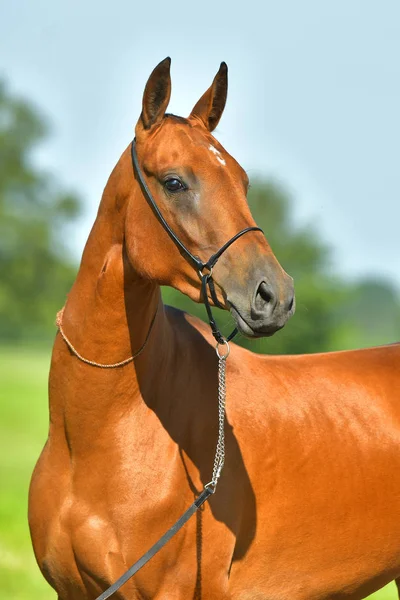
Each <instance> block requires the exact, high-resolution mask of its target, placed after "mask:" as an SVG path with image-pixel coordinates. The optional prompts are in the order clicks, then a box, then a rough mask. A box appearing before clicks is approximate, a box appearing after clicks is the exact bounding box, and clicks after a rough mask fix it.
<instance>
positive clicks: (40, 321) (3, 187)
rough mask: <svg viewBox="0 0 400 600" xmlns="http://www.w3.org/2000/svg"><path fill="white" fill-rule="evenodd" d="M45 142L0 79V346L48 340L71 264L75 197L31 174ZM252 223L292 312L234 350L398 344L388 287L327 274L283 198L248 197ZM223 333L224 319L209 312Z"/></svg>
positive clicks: (37, 121) (328, 263)
mask: <svg viewBox="0 0 400 600" xmlns="http://www.w3.org/2000/svg"><path fill="white" fill-rule="evenodd" d="M47 135H48V128H47V126H46V123H45V121H44V120H43V118H42V117H41V116H40V115H39V114H38V112H37V111H36V110H35V109H34V108H33V107H32V106H31V105H30V104H28V103H27V102H26V101H24V100H21V99H19V98H15V97H13V96H12V95H11V94H10V93H8V91H7V89H6V87H5V85H4V84H2V83H1V81H0V273H1V278H0V339H2V340H3V341H13V340H14V341H15V340H18V339H24V340H26V339H27V338H31V339H35V340H40V339H48V338H49V337H51V336H52V335H53V334H54V325H53V323H54V319H55V314H56V312H57V310H59V309H60V308H61V306H62V305H63V304H64V301H65V297H66V295H67V293H68V290H69V288H70V287H71V284H72V282H73V279H74V277H75V273H76V265H75V264H74V263H73V260H72V258H71V256H70V253H69V251H68V248H67V247H66V244H65V243H64V239H65V238H66V237H67V236H66V231H67V229H66V226H67V225H68V224H72V223H74V220H75V219H76V218H77V216H78V215H79V210H80V203H79V201H78V199H77V197H76V196H74V195H73V194H69V193H67V192H65V191H64V190H63V189H61V187H60V185H59V183H58V182H57V181H55V179H54V178H53V177H52V176H51V175H50V174H49V173H46V172H42V171H40V170H39V169H37V168H36V167H35V165H34V163H33V161H32V152H33V151H34V150H35V148H36V146H37V145H38V144H39V143H40V142H41V141H43V140H44V139H45V138H46V136H47ZM249 204H250V206H251V209H252V212H253V215H254V218H255V220H256V222H257V223H258V224H259V225H260V226H261V227H262V228H263V229H264V231H265V233H266V236H267V239H268V241H269V242H270V244H271V246H272V248H273V250H274V252H275V254H276V256H277V258H278V260H279V262H280V263H281V264H282V265H283V267H284V268H285V270H286V271H287V272H288V273H289V274H290V275H292V277H293V278H294V280H295V289H296V299H297V301H296V302H297V309H296V314H295V316H294V317H293V318H292V319H291V320H290V322H289V323H288V325H287V326H286V327H285V328H284V329H283V330H282V331H280V332H278V333H277V334H275V336H273V337H272V338H268V339H264V340H246V339H245V338H243V337H238V338H237V341H238V343H240V344H242V345H244V346H247V347H249V348H251V349H253V350H255V351H258V352H267V353H300V352H322V351H326V350H332V349H340V348H343V349H345V348H351V347H357V346H367V345H374V344H380V343H386V342H391V341H396V340H398V339H399V338H400V302H399V297H398V295H397V293H396V291H395V289H394V288H393V286H392V285H391V284H390V282H387V281H384V280H379V279H372V278H371V279H368V280H362V281H359V282H347V281H345V280H344V279H343V278H341V277H340V276H339V275H338V274H336V273H335V272H334V270H333V268H332V259H331V250H330V248H328V247H327V245H326V244H325V243H323V241H322V240H321V239H320V236H319V235H318V233H317V231H316V229H315V227H313V226H311V225H305V226H299V225H296V224H295V223H294V222H293V221H292V219H291V217H290V215H291V214H292V207H291V200H290V198H289V197H288V195H287V193H286V192H285V191H284V190H283V189H282V188H281V187H280V186H278V185H276V184H274V183H273V182H265V181H261V180H259V181H256V182H254V183H253V185H252V187H251V189H250V191H249ZM163 294H164V299H165V301H166V302H167V303H169V304H172V305H175V306H178V307H180V308H182V309H184V310H187V311H188V312H191V313H194V314H196V315H198V316H200V317H201V318H204V316H205V310H204V307H202V306H199V305H197V304H195V303H194V302H192V301H191V300H189V299H188V298H186V297H184V296H182V295H181V294H180V293H179V292H177V291H176V290H171V289H167V290H164V292H163ZM216 314H217V319H218V322H219V323H220V324H221V329H222V331H224V332H226V333H228V332H229V331H230V330H231V328H232V321H231V319H230V315H229V314H228V313H226V312H222V311H218V310H216Z"/></svg>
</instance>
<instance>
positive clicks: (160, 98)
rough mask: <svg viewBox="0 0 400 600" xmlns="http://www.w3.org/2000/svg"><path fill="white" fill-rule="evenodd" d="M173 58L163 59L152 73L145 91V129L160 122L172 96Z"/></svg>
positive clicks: (143, 111)
mask: <svg viewBox="0 0 400 600" xmlns="http://www.w3.org/2000/svg"><path fill="white" fill-rule="evenodd" d="M170 68H171V59H170V57H169V56H167V58H165V59H164V60H162V61H161V62H160V63H159V64H158V65H157V66H156V68H155V69H154V70H153V72H152V73H151V75H150V77H149V79H148V81H147V83H146V87H145V89H144V93H143V105H142V114H141V115H140V119H141V121H142V124H143V127H144V128H145V129H150V127H152V126H153V125H156V124H158V123H160V122H161V121H162V119H163V117H164V114H165V111H166V110H167V106H168V103H169V99H170V96H171V75H170Z"/></svg>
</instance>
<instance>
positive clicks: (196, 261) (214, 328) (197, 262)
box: [131, 138, 264, 344]
mask: <svg viewBox="0 0 400 600" xmlns="http://www.w3.org/2000/svg"><path fill="white" fill-rule="evenodd" d="M131 155H132V165H133V171H134V173H135V176H136V178H137V180H138V181H139V184H140V187H141V188H142V192H143V194H144V196H145V198H146V200H147V201H148V203H149V204H150V206H151V208H152V209H153V211H154V214H155V215H156V217H157V219H158V220H159V222H160V223H161V225H162V226H163V228H164V229H165V231H166V232H167V233H168V235H169V237H170V238H171V239H172V241H173V242H174V243H175V245H176V246H177V247H178V249H179V251H180V253H181V254H183V256H184V257H185V258H186V260H187V261H188V262H190V263H191V264H192V265H193V267H194V268H195V269H196V271H197V272H198V274H199V276H200V279H201V295H202V299H203V302H204V306H205V307H206V311H207V317H208V322H209V325H210V327H211V332H212V334H213V336H214V338H215V339H216V341H217V342H218V343H219V344H223V343H224V342H225V340H226V341H228V342H229V341H230V340H231V339H232V338H234V337H235V335H236V334H237V332H238V330H237V328H236V327H235V329H234V330H233V331H232V332H231V333H230V335H228V337H227V338H225V337H224V336H223V335H222V333H221V331H220V330H219V328H218V325H217V323H216V321H215V319H214V317H213V314H212V310H211V305H210V302H209V300H208V290H209V292H210V296H211V298H212V301H213V302H214V305H215V306H217V307H218V308H224V307H223V306H222V305H221V303H220V302H219V301H218V298H217V294H216V292H215V286H214V281H213V278H212V270H213V267H214V266H215V265H216V263H217V261H218V259H219V258H220V256H221V255H222V254H223V253H224V252H225V250H227V249H228V248H229V246H230V245H231V244H233V242H236V240H238V239H239V238H240V237H242V235H244V234H245V233H248V232H249V231H261V233H264V232H263V230H262V229H261V228H260V227H256V226H255V227H246V228H245V229H242V230H241V231H239V233H237V234H236V235H234V236H233V237H231V239H230V240H228V241H227V242H226V243H225V244H224V245H223V246H221V248H220V249H219V250H217V252H215V253H214V254H213V255H212V256H210V258H209V259H208V261H207V262H203V261H202V260H201V259H200V258H199V257H198V256H195V255H194V254H192V252H190V250H188V248H186V246H185V244H184V243H183V242H182V241H181V240H180V239H179V238H178V236H177V235H176V233H174V232H173V231H172V229H171V227H170V226H169V225H168V223H167V221H166V220H165V218H164V216H163V214H162V212H161V211H160V209H159V208H158V206H157V203H156V201H155V200H154V198H153V196H152V194H151V191H150V188H149V186H148V185H147V183H146V180H145V179H144V177H143V173H142V170H141V168H140V165H139V160H138V156H137V152H136V138H135V139H134V140H133V141H132V146H131ZM204 269H207V271H208V272H207V273H204V272H203V271H204ZM207 286H208V290H207Z"/></svg>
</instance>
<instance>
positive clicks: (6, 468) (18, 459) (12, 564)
mask: <svg viewBox="0 0 400 600" xmlns="http://www.w3.org/2000/svg"><path fill="white" fill-rule="evenodd" d="M49 360H50V353H49V351H46V350H43V349H37V350H34V349H27V350H21V349H20V350H17V349H10V348H0V481H1V488H0V598H1V599H3V598H4V599H6V598H7V600H28V599H29V600H36V599H38V600H55V598H56V596H55V593H54V592H53V591H52V590H51V588H50V587H49V586H48V585H47V583H46V582H45V580H44V579H43V578H42V576H41V574H40V571H39V569H38V567H37V565H36V563H35V559H34V556H33V552H32V547H31V542H30V537H29V531H28V524H27V516H26V515H27V496H28V486H29V479H30V475H31V472H32V469H33V466H34V464H35V461H36V459H37V457H38V456H39V453H40V451H41V448H42V446H43V443H44V441H45V439H46V435H47V423H48V412H47V372H48V365H49ZM371 598H374V599H375V600H395V599H397V593H396V589H395V586H394V584H391V585H389V586H387V587H386V588H384V589H383V590H381V591H380V592H378V593H377V594H374V595H373V596H371Z"/></svg>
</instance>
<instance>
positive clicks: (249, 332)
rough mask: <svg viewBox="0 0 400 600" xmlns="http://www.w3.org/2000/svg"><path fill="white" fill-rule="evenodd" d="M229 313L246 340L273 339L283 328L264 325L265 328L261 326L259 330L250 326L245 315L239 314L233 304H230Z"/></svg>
mask: <svg viewBox="0 0 400 600" xmlns="http://www.w3.org/2000/svg"><path fill="white" fill-rule="evenodd" d="M229 312H230V313H231V315H232V317H233V318H234V320H235V323H236V327H237V329H238V331H239V333H241V334H242V335H243V336H244V337H246V338H250V339H254V338H264V337H271V336H272V335H274V333H276V332H277V331H279V329H282V327H281V326H280V327H275V326H271V325H269V326H265V325H264V326H261V327H260V328H258V327H257V326H252V325H250V324H249V323H248V322H247V321H246V319H245V318H244V317H243V315H242V314H241V313H240V312H239V310H238V309H237V308H236V306H234V305H233V304H231V303H230V308H229Z"/></svg>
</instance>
